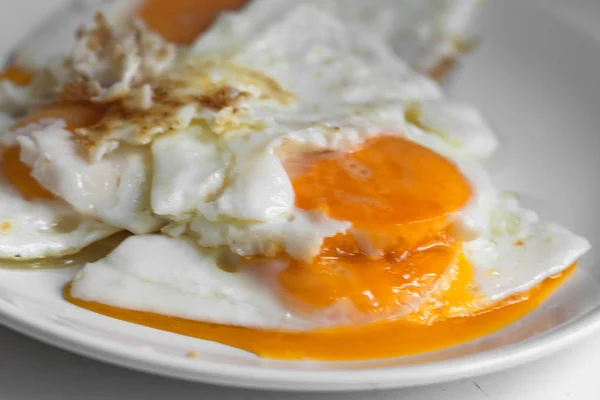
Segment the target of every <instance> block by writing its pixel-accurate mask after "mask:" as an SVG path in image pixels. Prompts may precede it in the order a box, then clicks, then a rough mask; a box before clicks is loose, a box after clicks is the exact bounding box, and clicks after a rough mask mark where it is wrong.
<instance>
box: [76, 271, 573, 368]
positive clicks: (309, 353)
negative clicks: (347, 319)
mask: <svg viewBox="0 0 600 400" xmlns="http://www.w3.org/2000/svg"><path fill="white" fill-rule="evenodd" d="M572 271H573V269H570V270H569V271H566V272H564V273H562V274H560V275H557V276H555V277H552V278H549V279H547V280H546V281H544V282H543V283H542V284H541V285H539V286H538V287H537V288H535V289H534V290H532V291H531V292H529V293H526V294H523V295H521V296H519V298H516V299H509V300H507V301H506V302H505V303H502V304H498V305H497V306H496V307H493V308H492V309H490V310H488V311H486V312H481V313H478V314H476V315H471V316H469V317H464V318H450V319H446V320H442V321H439V322H436V323H433V324H423V323H415V322H412V321H411V320H406V319H397V320H392V321H381V322H376V323H372V324H369V325H365V326H358V327H342V328H334V329H323V330H316V331H311V332H282V331H269V330H261V329H251V328H244V327H238V326H227V325H218V324H211V323H206V322H200V321H192V320H188V319H183V318H177V317H169V316H165V315H159V314H154V313H149V312H142V311H133V310H127V309H123V308H117V307H111V306H107V305H105V304H101V303H96V302H90V301H84V300H80V299H77V298H74V297H72V296H71V295H70V285H67V286H66V287H65V290H64V296H65V299H66V300H67V301H69V302H71V303H73V304H75V305H77V306H80V307H83V308H86V309H88V310H91V311H94V312H97V313H99V314H103V315H107V316H110V317H113V318H117V319H120V320H123V321H128V322H133V323H135V324H139V325H143V326H148V327H150V328H155V329H161V330H164V331H168V332H174V333H178V334H181V335H186V336H191V337H195V338H199V339H205V340H211V341H214V342H218V343H223V344H226V345H229V346H233V347H237V348H240V349H243V350H247V351H250V352H252V353H254V354H256V355H258V356H261V357H267V358H273V359H281V360H297V359H314V360H330V361H342V360H368V359H378V358H391V357H400V356H407V355H412V354H419V353H424V352H427V351H434V350H439V349H442V348H445V347H449V346H454V345H457V344H461V343H464V342H467V341H469V340H473V339H476V338H478V337H481V336H484V335H487V334H489V333H492V332H494V331H497V330H498V329H501V328H503V327H505V326H507V325H508V324H510V323H512V322H515V321H516V320H518V319H519V318H522V317H524V316H525V315H527V314H528V313H530V312H531V311H533V310H534V309H535V308H536V307H538V306H539V305H540V304H542V303H543V302H544V300H546V299H547V298H548V297H549V296H550V295H551V294H552V293H553V292H554V291H555V290H556V289H557V288H558V287H560V285H561V284H562V283H563V282H564V281H565V280H566V279H567V278H568V277H569V276H570V274H571V272H572ZM517 339H518V338H517Z"/></svg>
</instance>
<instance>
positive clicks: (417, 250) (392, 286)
mask: <svg viewBox="0 0 600 400" xmlns="http://www.w3.org/2000/svg"><path fill="white" fill-rule="evenodd" d="M290 164H302V165H303V166H304V168H303V169H302V172H301V173H299V174H293V179H292V180H293V186H294V189H295V192H296V202H297V206H298V207H300V208H303V209H307V210H322V211H323V212H325V213H327V214H328V215H329V216H330V217H332V218H336V219H340V220H346V221H350V222H352V223H353V230H352V231H351V232H349V233H347V234H344V235H342V234H340V235H337V236H334V237H332V238H328V239H327V240H326V241H325V243H324V245H323V247H322V249H321V252H320V254H319V255H318V256H317V257H315V259H314V260H312V262H300V261H296V260H285V261H287V266H285V267H284V268H283V269H282V270H280V272H278V275H277V279H276V280H275V283H274V286H275V287H274V288H273V289H274V291H275V292H276V293H278V294H279V295H280V298H281V300H282V302H283V303H284V304H286V306H287V307H288V308H289V309H291V310H293V311H294V312H296V313H299V314H303V315H306V314H311V313H313V314H317V316H318V315H319V313H321V312H325V313H327V315H328V316H332V310H333V312H334V313H335V312H336V310H337V311H339V312H341V313H343V316H344V317H345V318H346V319H343V320H342V321H343V322H344V324H343V325H341V326H336V327H333V328H326V329H317V330H312V331H303V332H290V331H277V330H264V329H256V328H246V327H237V326H227V325H219V324H212V323H207V322H202V321H192V320H187V319H182V318H177V317H171V316H167V315H158V314H154V313H148V312H140V311H134V310H128V309H123V308H117V307H111V306H108V305H104V304H100V303H96V302H89V301H84V300H80V299H77V298H73V297H72V296H71V293H70V286H69V285H67V286H66V287H65V291H64V295H65V298H66V299H67V300H68V301H70V302H72V303H73V304H76V305H78V306H81V307H84V308H87V309H89V310H92V311H95V312H97V313H100V314H105V315H108V316H111V317H114V318H118V319H122V320H125V321H130V322H134V323H137V324H141V325H145V326H149V327H152V328H157V329H162V330H166V331H170V332H175V333H179V334H183V335H187V336H192V337H197V338H201V339H206V340H212V341H216V342H220V343H223V344H227V345H231V346H235V347H238V348H241V349H244V350H248V351H250V352H253V353H255V354H257V355H259V356H263V357H269V358H276V359H319V360H358V359H375V358H387V357H396V356H404V355H409V354H416V353H421V352H425V351H431V350H436V349H440V348H443V347H447V346H451V345H455V344H459V343H462V342H465V341H468V340H471V339H474V338H477V337H480V336H483V335H485V334H488V333H491V332H493V331H495V330H497V329H500V328H502V327H504V326H506V325H508V324H509V323H511V322H513V321H515V320H517V319H519V318H521V317H522V316H524V315H525V314H527V313H528V312H530V311H532V310H533V309H534V308H535V307H537V306H538V305H539V304H540V303H541V302H542V301H544V300H545V299H546V298H547V297H548V296H549V295H550V294H551V293H552V292H553V291H554V290H555V289H556V288H557V287H558V286H559V285H560V283H561V282H562V281H563V280H564V279H566V277H567V276H568V275H569V273H568V272H566V273H564V274H562V275H560V276H556V277H553V278H551V279H548V280H546V281H545V282H544V283H542V284H541V285H539V286H538V287H536V288H534V289H533V290H531V291H529V292H528V293H524V294H520V295H519V296H515V297H513V298H510V299H506V300H504V301H502V302H501V303H497V304H489V303H486V302H485V299H484V298H482V296H480V295H478V294H477V293H478V291H477V288H476V287H474V283H473V270H472V268H471V266H470V265H469V263H468V262H467V260H466V258H465V257H464V256H463V255H462V246H461V243H460V238H458V237H453V235H452V234H451V232H453V230H452V229H450V228H451V225H452V221H453V218H454V217H455V216H456V214H457V213H458V212H460V210H461V209H462V208H463V207H464V206H465V205H466V204H467V202H468V201H469V199H470V196H471V188H470V185H469V183H468V182H467V181H466V180H465V178H464V177H463V176H462V174H461V173H460V171H459V170H458V169H457V167H456V166H455V165H453V164H452V163H450V162H448V161H447V160H445V159H444V158H443V157H441V156H439V155H437V154H436V153H434V152H432V151H431V150H429V149H427V148H425V147H422V146H420V145H418V144H415V143H412V142H410V141H407V140H405V139H403V138H398V137H391V136H381V137H378V138H375V139H371V140H369V141H367V142H366V143H365V144H364V145H363V146H362V147H361V148H360V149H358V150H356V151H353V152H351V153H344V154H341V153H321V154H318V155H311V156H308V157H307V158H304V159H295V160H286V165H288V166H289V165H290ZM249 264H250V265H252V262H250V263H249ZM259 276H260V275H259ZM336 306H339V307H338V309H336ZM333 315H334V316H335V314H333Z"/></svg>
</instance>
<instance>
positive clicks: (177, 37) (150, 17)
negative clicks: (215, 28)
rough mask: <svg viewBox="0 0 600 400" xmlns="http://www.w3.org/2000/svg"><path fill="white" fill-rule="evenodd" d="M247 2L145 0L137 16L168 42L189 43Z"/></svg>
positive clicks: (224, 0) (242, 0)
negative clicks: (222, 17) (216, 21)
mask: <svg viewBox="0 0 600 400" xmlns="http://www.w3.org/2000/svg"><path fill="white" fill-rule="evenodd" d="M247 1H248V0H201V1H198V0H145V1H144V2H143V3H142V7H141V9H140V11H139V16H140V18H142V20H143V21H144V22H145V23H146V25H147V26H148V27H149V28H150V29H151V30H153V31H155V32H157V33H159V34H160V35H161V36H162V37H164V38H165V39H167V40H168V41H170V42H173V43H177V44H191V43H193V42H194V40H196V38H197V37H198V35H200V34H201V33H202V32H204V31H205V30H206V29H208V27H209V26H210V25H211V24H212V23H213V22H214V21H215V19H216V18H217V15H218V14H219V13H220V12H222V11H224V10H235V9H237V8H240V7H242V6H243V5H244V4H245V3H246V2H247Z"/></svg>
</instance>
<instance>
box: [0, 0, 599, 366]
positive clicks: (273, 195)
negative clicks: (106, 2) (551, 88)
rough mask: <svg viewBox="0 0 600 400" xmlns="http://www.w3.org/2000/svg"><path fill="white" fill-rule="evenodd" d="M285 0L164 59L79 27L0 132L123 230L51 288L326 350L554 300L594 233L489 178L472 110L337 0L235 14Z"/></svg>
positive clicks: (489, 326)
mask: <svg viewBox="0 0 600 400" xmlns="http://www.w3.org/2000/svg"><path fill="white" fill-rule="evenodd" d="M284 3H285V2H277V1H271V2H269V1H264V2H257V3H255V4H256V5H255V6H251V7H249V8H248V10H246V11H243V12H241V13H240V14H232V15H230V16H228V17H225V18H222V19H220V20H219V22H217V23H216V25H215V26H214V28H213V29H212V30H211V31H210V32H209V33H207V34H206V35H204V36H203V37H202V38H201V39H200V40H199V41H198V42H197V43H196V44H195V45H194V46H193V47H192V48H191V49H190V50H189V51H188V52H186V53H181V54H179V56H178V57H174V56H173V54H172V47H171V45H170V44H168V43H165V42H163V41H162V40H161V39H160V38H158V37H157V36H156V35H153V34H151V33H149V32H148V31H147V30H145V28H144V27H143V26H141V25H139V24H138V23H135V22H134V23H131V24H130V25H124V26H116V25H111V24H110V23H109V22H108V21H107V20H106V19H104V18H102V17H97V18H96V26H95V27H92V28H90V29H82V30H80V31H79V33H80V34H79V35H78V42H77V44H76V49H79V50H76V51H74V52H72V54H71V58H69V59H67V61H68V62H67V63H66V64H65V70H64V71H63V72H66V73H65V77H64V79H60V80H57V82H56V87H55V92H56V93H58V101H59V102H58V103H57V102H55V103H54V104H51V105H48V106H45V107H42V108H39V109H37V110H36V111H34V112H33V113H31V114H30V115H29V116H28V117H26V118H25V119H24V120H21V121H20V122H18V123H17V124H18V125H22V126H23V127H22V128H21V129H17V130H14V129H13V130H10V131H9V132H8V133H7V135H5V136H4V139H5V142H6V143H5V144H4V146H5V147H6V148H7V149H9V150H10V152H9V153H8V155H10V156H12V159H11V158H10V157H9V158H8V159H7V158H6V153H5V157H4V158H3V162H4V164H5V165H6V164H7V163H8V164H9V166H12V167H15V166H17V167H19V168H22V170H24V171H25V173H24V174H23V175H24V176H27V179H26V180H17V179H14V178H15V175H11V174H14V172H12V173H8V174H7V178H8V180H10V181H11V182H12V184H13V186H14V188H15V189H17V190H18V192H20V193H21V195H25V194H26V193H28V192H30V191H32V190H34V191H37V192H39V193H43V194H44V195H48V196H55V197H57V198H60V199H61V201H64V202H65V203H66V204H68V206H69V207H72V208H73V210H75V211H76V212H77V214H78V215H81V216H86V217H89V218H94V219H97V220H98V221H102V223H103V224H106V225H107V226H112V227H113V228H114V229H127V230H129V231H131V232H133V233H136V234H137V235H134V236H132V237H129V238H127V239H126V240H125V241H124V242H122V243H121V244H120V245H119V246H118V247H117V248H116V249H115V250H114V251H113V252H112V253H111V254H109V255H108V256H107V257H105V258H103V259H101V260H99V261H96V262H91V263H88V264H87V265H86V266H85V267H84V268H83V269H81V270H80V271H79V273H78V274H77V276H76V277H75V278H74V280H73V281H72V282H71V283H70V284H69V285H68V286H67V287H66V288H65V298H66V299H67V300H69V301H71V302H72V303H74V304H76V305H80V306H82V307H85V308H88V309H90V310H92V311H96V312H99V313H102V314H106V315H109V316H113V317H116V318H120V319H124V320H127V321H132V322H137V323H141V324H144V325H147V326H151V327H154V328H159V329H164V330H169V331H173V332H177V333H183V334H188V335H191V336H195V337H199V338H202V339H209V340H216V341H220V342H222V343H226V344H230V345H234V346H237V347H240V348H243V349H246V350H250V351H253V352H255V353H256V354H259V355H263V356H269V357H274V358H317V359H328V360H329V359H331V360H334V359H365V358H377V357H393V356H399V355H405V354H411V353H414V352H418V351H425V350H431V349H435V348H440V347H443V346H446V345H450V344H455V343H459V342H461V341H465V340H468V339H471V338H474V337H477V336H480V335H483V334H485V333H487V332H490V331H492V330H494V329H498V328H500V327H502V326H504V325H506V324H508V323H510V322H512V321H514V320H516V319H517V318H519V317H520V316H522V315H524V314H525V313H526V312H528V311H530V310H531V309H532V308H533V307H535V305H536V304H538V303H539V302H540V301H542V300H543V299H544V298H545V296H548V295H549V294H550V293H551V292H552V290H553V288H554V287H555V286H556V285H557V284H558V283H560V281H561V279H564V278H565V277H566V276H568V268H569V267H570V266H572V265H574V264H575V263H576V262H577V260H578V259H579V257H581V256H582V255H583V254H584V253H585V252H586V251H587V250H588V249H589V243H588V242H587V241H586V240H585V239H583V238H580V237H578V236H576V235H574V234H572V233H571V232H569V231H567V230H566V229H564V228H561V227H558V226H556V225H554V224H551V223H546V222H543V221H541V220H540V219H539V218H538V216H537V214H535V213H534V212H532V211H529V210H526V209H524V208H523V207H521V206H520V205H519V203H518V201H517V199H515V198H514V197H511V196H508V195H505V194H502V192H501V191H500V190H498V189H497V188H495V187H494V185H493V184H492V182H491V180H490V179H489V176H488V174H487V172H486V170H485V169H484V168H483V166H482V164H481V162H480V161H479V160H478V159H485V158H487V157H489V156H490V155H491V154H492V153H493V152H494V150H495V149H496V147H497V141H496V138H495V136H494V134H493V133H492V132H491V130H490V128H489V127H488V126H487V124H486V123H485V121H484V119H483V118H482V117H481V116H480V115H479V113H478V112H477V111H476V110H475V109H473V108H472V107H471V106H468V105H464V104H460V103H456V102H454V101H452V100H449V99H447V98H446V97H445V96H444V95H443V93H442V92H441V90H440V88H439V87H438V86H437V84H435V83H434V82H433V81H431V80H430V79H428V78H426V77H423V76H421V75H419V74H417V73H415V72H414V71H413V70H412V69H410V68H409V67H408V66H407V65H406V63H404V62H403V61H401V60H399V59H398V58H397V56H396V55H395V54H394V52H393V51H392V50H391V49H390V48H389V46H387V45H386V44H385V43H383V42H382V41H381V37H380V36H377V35H372V34H370V33H368V32H367V31H365V30H364V26H363V25H361V21H357V20H352V19H353V18H355V17H349V15H351V14H352V12H353V11H352V10H354V8H353V7H349V10H348V14H346V13H345V12H344V11H341V10H340V9H339V8H338V12H340V13H341V14H343V15H344V16H345V17H344V18H346V19H345V22H344V18H342V20H339V19H337V18H336V17H335V15H336V12H333V11H332V10H334V9H336V8H337V2H324V3H323V4H321V3H319V4H320V5H321V6H323V7H328V10H329V11H327V12H325V11H323V9H322V8H321V6H320V5H319V4H317V3H316V2H314V3H315V4H300V5H299V6H297V7H293V8H292V9H291V10H289V12H288V11H284V10H283V8H282V9H281V11H273V12H274V13H275V14H271V15H280V17H278V18H275V20H276V21H275V22H273V23H270V24H267V23H261V22H260V20H256V21H251V18H250V16H251V15H252V12H256V10H260V9H261V8H260V7H259V6H258V5H263V6H264V5H272V6H273V7H275V6H276V5H277V4H284ZM303 3H311V2H303ZM467 3H468V2H464V3H461V4H467ZM415 4H416V3H415ZM423 4H425V3H423ZM427 4H429V3H427ZM456 4H458V3H456ZM424 7H425V8H427V5H424ZM253 10H254V11H253ZM263 10H264V9H263ZM286 10H287V9H286ZM357 10H358V8H357ZM277 13H281V14H277ZM384 17H385V15H380V16H379V17H373V18H374V19H373V20H378V18H384ZM231 21H236V23H235V24H234V25H233V26H234V31H235V32H234V34H232V33H231V32H230V31H229V30H230V28H231V24H230V22H231ZM271 22H272V21H271ZM380 22H381V24H382V26H383V25H384V21H380ZM457 24H458V25H460V24H459V23H457ZM390 26H391V25H390ZM390 29H391V28H390ZM298 32H302V33H303V34H301V35H300V34H298ZM425 36H427V35H425ZM227 37H229V40H226V38H227ZM101 38H104V39H106V38H108V39H106V40H104V39H101ZM429 38H431V37H429ZM103 40H104V41H103ZM111 40H112V41H113V42H117V41H121V40H122V41H124V42H125V43H126V45H127V46H128V47H127V48H128V49H129V50H128V51H127V55H126V56H125V54H124V53H123V48H120V47H119V46H118V45H115V43H111ZM427 40H429V39H427ZM97 42H100V44H98V43H97ZM91 43H92V44H93V43H96V44H97V45H93V46H91V45H90V44H91ZM215 44H218V46H216V45H215ZM99 49H106V50H107V51H103V50H99ZM78 51H80V53H78ZM88 56H89V57H88ZM77 60H79V61H81V62H76V61H77ZM85 60H95V61H99V62H94V63H88V64H89V65H88V64H86V62H85ZM124 60H125V61H124ZM156 60H159V61H160V62H159V63H158V64H157V63H155V62H154V61H156ZM134 61H135V62H134ZM130 64H131V65H133V67H131V68H130V67H128V65H130ZM74 65H76V67H74ZM86 66H87V67H89V68H87V67H86ZM82 71H83V72H82ZM74 100H77V102H74ZM11 170H12V171H14V170H15V169H14V168H12V169H11ZM7 171H8V169H7ZM560 277H562V278H560ZM421 342H423V344H422V345H416V344H418V343H421ZM356 343H368V345H366V346H363V345H357V344H356ZM350 344H354V345H352V346H351V345H350Z"/></svg>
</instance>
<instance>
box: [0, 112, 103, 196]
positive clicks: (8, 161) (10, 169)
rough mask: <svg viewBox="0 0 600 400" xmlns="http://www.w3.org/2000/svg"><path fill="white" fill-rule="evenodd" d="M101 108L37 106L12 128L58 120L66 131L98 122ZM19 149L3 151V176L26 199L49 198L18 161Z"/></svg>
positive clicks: (13, 148)
mask: <svg viewBox="0 0 600 400" xmlns="http://www.w3.org/2000/svg"><path fill="white" fill-rule="evenodd" d="M103 115H104V109H103V108H101V107H98V106H96V105H91V104H87V103H61V104H53V105H49V106H44V107H41V108H39V109H37V110H35V111H33V112H32V113H31V114H29V115H28V116H27V117H25V118H24V119H22V120H20V121H18V122H17V123H16V124H15V126H14V127H15V128H19V127H23V126H25V125H28V124H32V123H35V122H39V121H41V120H43V119H51V118H52V119H62V120H64V121H65V123H66V127H67V129H69V130H71V131H72V130H74V129H77V128H82V127H86V126H91V125H94V124H95V123H97V122H98V121H100V119H101V118H102V116H103ZM20 152H21V151H20V148H19V147H18V146H13V147H10V148H8V149H6V150H5V151H4V152H3V153H2V155H1V159H0V164H1V166H2V169H3V172H4V175H5V176H6V178H7V179H8V181H9V182H10V183H11V184H12V185H13V186H14V187H16V188H17V189H18V190H19V192H20V193H21V195H22V196H23V197H24V198H25V199H27V200H32V199H53V198H54V195H53V194H52V193H51V192H49V191H48V190H47V189H45V188H44V187H42V186H41V185H40V184H39V183H38V182H37V181H36V180H35V179H34V178H33V177H32V176H31V169H30V168H29V167H28V166H27V165H25V164H24V163H23V162H22V161H21V158H20Z"/></svg>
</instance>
